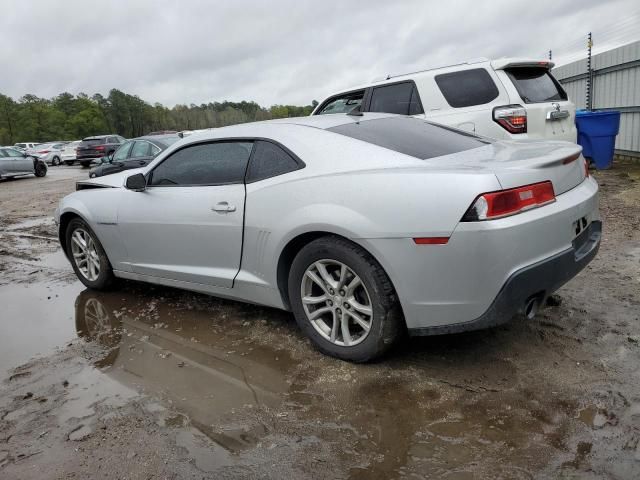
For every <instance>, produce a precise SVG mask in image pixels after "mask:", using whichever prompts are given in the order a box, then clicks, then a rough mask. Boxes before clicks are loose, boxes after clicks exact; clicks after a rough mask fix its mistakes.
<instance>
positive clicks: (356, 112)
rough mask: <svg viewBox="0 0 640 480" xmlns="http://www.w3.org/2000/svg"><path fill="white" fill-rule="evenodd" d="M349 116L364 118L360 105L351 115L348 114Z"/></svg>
mask: <svg viewBox="0 0 640 480" xmlns="http://www.w3.org/2000/svg"><path fill="white" fill-rule="evenodd" d="M347 115H351V116H353V117H363V116H364V113H362V112H361V111H360V105H358V106H357V107H355V108H354V109H353V110H351V111H350V112H349V113H347Z"/></svg>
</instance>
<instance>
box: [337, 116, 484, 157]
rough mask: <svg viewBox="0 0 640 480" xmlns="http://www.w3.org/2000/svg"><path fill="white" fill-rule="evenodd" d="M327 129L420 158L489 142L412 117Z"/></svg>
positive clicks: (357, 123)
mask: <svg viewBox="0 0 640 480" xmlns="http://www.w3.org/2000/svg"><path fill="white" fill-rule="evenodd" d="M328 130H329V131H330V132H335V133H339V134H341V135H346V136H347V137H351V138H355V139H357V140H362V141H363V142H368V143H373V144H374V145H378V146H379V147H384V148H388V149H389V150H393V151H395V152H400V153H404V154H405V155H411V156H412V157H416V158H420V159H423V160H424V159H427V158H433V157H440V156H442V155H449V154H451V153H457V152H462V151H463V150H470V149H472V148H478V147H482V146H483V145H486V144H487V143H490V142H489V141H488V140H486V139H483V138H480V137H477V136H475V135H473V134H471V133H467V132H463V131H460V130H456V129H453V128H450V127H444V126H441V125H437V124H434V123H430V122H426V121H424V120H420V119H417V118H412V117H389V118H379V119H376V120H364V121H360V122H354V123H347V124H344V125H339V126H337V127H332V128H329V129H328Z"/></svg>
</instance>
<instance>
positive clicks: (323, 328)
mask: <svg viewBox="0 0 640 480" xmlns="http://www.w3.org/2000/svg"><path fill="white" fill-rule="evenodd" d="M288 290H289V300H290V303H291V308H292V310H293V313H294V315H295V317H296V321H297V322H298V325H299V326H300V328H301V329H302V331H303V332H304V333H305V334H306V335H307V336H309V337H310V338H311V340H312V341H313V343H314V344H315V345H316V347H317V348H318V349H319V350H320V351H322V352H323V353H326V354H328V355H332V356H334V357H338V358H341V359H343V360H349V361H353V362H366V361H369V360H373V359H374V358H376V357H379V356H380V355H382V354H383V353H385V352H386V351H387V350H388V349H389V348H390V347H391V346H392V345H393V344H394V343H395V342H396V341H397V340H398V338H399V337H400V336H401V334H402V331H403V327H402V314H401V312H400V306H399V303H398V300H397V298H396V295H395V292H394V289H393V286H392V284H391V281H390V280H389V277H388V276H387V274H386V273H385V271H384V270H383V268H382V267H381V266H380V264H379V263H378V262H377V261H376V260H375V259H374V258H373V257H372V256H371V255H370V254H369V253H367V252H366V251H365V250H363V249H362V248H360V247H359V246H358V245H355V244H353V243H351V242H349V241H347V240H344V239H342V238H339V237H333V236H327V237H322V238H320V239H317V240H314V241H313V242H311V243H309V244H308V245H306V246H305V247H303V248H302V249H301V250H300V252H299V253H298V255H297V256H296V257H295V259H294V261H293V264H292V266H291V270H290V272H289V285H288Z"/></svg>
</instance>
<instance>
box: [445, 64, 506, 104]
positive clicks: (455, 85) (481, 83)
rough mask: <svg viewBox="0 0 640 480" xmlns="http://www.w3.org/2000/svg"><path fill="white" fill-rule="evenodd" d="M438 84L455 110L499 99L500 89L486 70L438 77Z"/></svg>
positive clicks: (473, 70) (463, 71) (464, 71)
mask: <svg viewBox="0 0 640 480" xmlns="http://www.w3.org/2000/svg"><path fill="white" fill-rule="evenodd" d="M435 80H436V84H437V85H438V88H439V89H440V91H441V92H442V95H444V98H445V100H446V101H447V103H448V104H449V105H450V106H452V107H453V108H463V107H473V106H474V105H483V104H485V103H489V102H490V101H492V100H494V99H495V98H497V97H498V93H499V92H498V87H496V84H495V83H494V82H493V79H492V78H491V75H489V73H488V72H487V71H486V70H485V69H484V68H474V69H471V70H462V71H459V72H451V73H443V74H440V75H436V77H435Z"/></svg>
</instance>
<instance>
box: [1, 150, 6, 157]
mask: <svg viewBox="0 0 640 480" xmlns="http://www.w3.org/2000/svg"><path fill="white" fill-rule="evenodd" d="M6 156H7V154H6V153H5V151H4V150H2V149H0V158H4V157H6Z"/></svg>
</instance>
